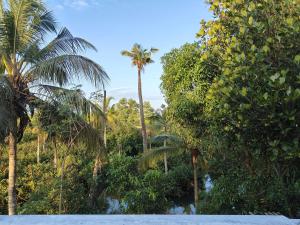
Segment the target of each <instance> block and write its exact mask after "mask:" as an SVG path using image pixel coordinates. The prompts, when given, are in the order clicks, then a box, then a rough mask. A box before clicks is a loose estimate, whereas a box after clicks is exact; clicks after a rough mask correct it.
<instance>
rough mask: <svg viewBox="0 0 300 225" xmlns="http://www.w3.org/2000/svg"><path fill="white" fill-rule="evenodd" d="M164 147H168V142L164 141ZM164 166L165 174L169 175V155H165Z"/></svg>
mask: <svg viewBox="0 0 300 225" xmlns="http://www.w3.org/2000/svg"><path fill="white" fill-rule="evenodd" d="M164 147H167V140H164ZM164 164H165V174H167V173H168V159H167V153H166V152H165V153H164Z"/></svg>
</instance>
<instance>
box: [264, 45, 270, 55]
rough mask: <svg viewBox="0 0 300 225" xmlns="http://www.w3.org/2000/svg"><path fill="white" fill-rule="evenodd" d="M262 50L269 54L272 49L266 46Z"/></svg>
mask: <svg viewBox="0 0 300 225" xmlns="http://www.w3.org/2000/svg"><path fill="white" fill-rule="evenodd" d="M262 50H263V51H264V52H265V53H268V52H269V51H270V48H269V46H268V45H265V46H264V47H263V48H262Z"/></svg>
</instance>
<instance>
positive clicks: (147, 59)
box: [121, 44, 158, 152]
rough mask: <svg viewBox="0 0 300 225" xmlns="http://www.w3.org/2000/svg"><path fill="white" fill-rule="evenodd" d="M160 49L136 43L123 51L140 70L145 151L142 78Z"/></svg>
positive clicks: (141, 112)
mask: <svg viewBox="0 0 300 225" xmlns="http://www.w3.org/2000/svg"><path fill="white" fill-rule="evenodd" d="M157 51H158V49H156V48H151V49H150V50H148V49H144V48H142V46H141V45H139V44H134V45H133V47H132V49H131V50H130V51H127V50H124V51H122V52H121V54H122V55H123V56H127V57H130V58H131V61H132V65H133V66H136V67H137V70H138V96H139V107H140V121H141V127H142V136H143V151H144V152H145V151H146V150H147V148H148V146H147V131H146V125H145V115H144V103H143V95H142V79H141V73H142V72H143V71H144V69H145V66H146V65H147V64H150V63H153V62H154V61H153V60H152V58H151V56H152V54H153V53H155V52H157Z"/></svg>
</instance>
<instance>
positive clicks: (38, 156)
mask: <svg viewBox="0 0 300 225" xmlns="http://www.w3.org/2000/svg"><path fill="white" fill-rule="evenodd" d="M36 162H37V163H38V164H39V163H40V135H39V134H38V136H37V149H36Z"/></svg>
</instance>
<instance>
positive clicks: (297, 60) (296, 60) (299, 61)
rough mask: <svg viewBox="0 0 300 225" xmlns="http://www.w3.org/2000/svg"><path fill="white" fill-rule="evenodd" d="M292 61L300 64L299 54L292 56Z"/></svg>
mask: <svg viewBox="0 0 300 225" xmlns="http://www.w3.org/2000/svg"><path fill="white" fill-rule="evenodd" d="M294 62H295V63H297V64H300V55H296V56H295V58H294Z"/></svg>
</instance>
